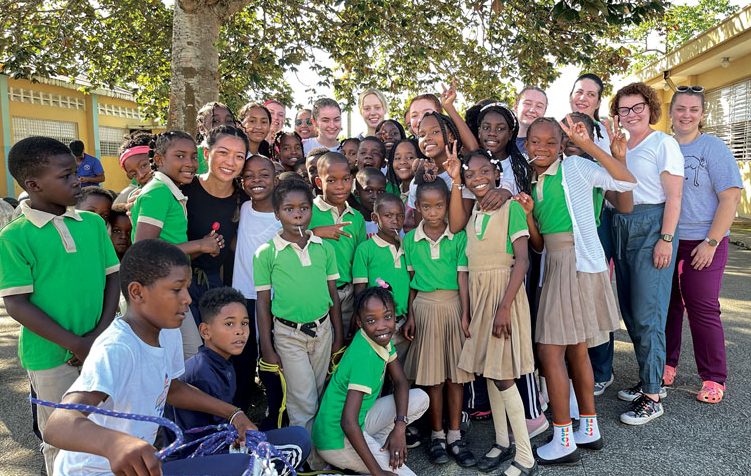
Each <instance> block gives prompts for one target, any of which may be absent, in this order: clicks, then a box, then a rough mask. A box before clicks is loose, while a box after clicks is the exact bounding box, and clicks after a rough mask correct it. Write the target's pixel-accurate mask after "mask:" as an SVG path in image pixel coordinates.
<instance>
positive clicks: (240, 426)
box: [232, 412, 258, 445]
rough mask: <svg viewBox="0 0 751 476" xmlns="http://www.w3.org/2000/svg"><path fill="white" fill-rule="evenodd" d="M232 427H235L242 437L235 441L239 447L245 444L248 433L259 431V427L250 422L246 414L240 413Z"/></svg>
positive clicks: (233, 421) (233, 420)
mask: <svg viewBox="0 0 751 476" xmlns="http://www.w3.org/2000/svg"><path fill="white" fill-rule="evenodd" d="M232 426H234V427H235V429H236V430H237V433H238V434H239V435H240V436H239V438H237V440H235V444H237V445H242V444H243V443H245V433H247V432H248V431H258V427H257V426H255V425H254V424H253V422H252V421H250V419H249V418H248V415H246V414H245V412H240V413H238V414H237V415H235V418H233V419H232Z"/></svg>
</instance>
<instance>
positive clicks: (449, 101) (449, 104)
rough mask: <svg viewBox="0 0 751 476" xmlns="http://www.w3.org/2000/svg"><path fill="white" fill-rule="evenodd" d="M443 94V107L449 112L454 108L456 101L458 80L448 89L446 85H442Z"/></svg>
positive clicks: (452, 82) (453, 81) (452, 81)
mask: <svg viewBox="0 0 751 476" xmlns="http://www.w3.org/2000/svg"><path fill="white" fill-rule="evenodd" d="M441 88H443V92H442V93H441V106H443V109H445V110H448V109H450V108H453V107H454V101H456V80H451V84H449V86H448V88H447V87H446V85H445V84H442V85H441Z"/></svg>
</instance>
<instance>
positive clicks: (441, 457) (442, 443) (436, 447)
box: [428, 438, 449, 464]
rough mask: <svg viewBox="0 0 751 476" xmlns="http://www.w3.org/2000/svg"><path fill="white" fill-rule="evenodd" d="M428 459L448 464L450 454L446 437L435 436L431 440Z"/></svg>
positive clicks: (436, 462)
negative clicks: (447, 450)
mask: <svg viewBox="0 0 751 476" xmlns="http://www.w3.org/2000/svg"><path fill="white" fill-rule="evenodd" d="M428 459H429V460H430V462H431V463H433V464H446V463H448V462H449V455H448V453H446V439H445V438H435V439H433V440H430V446H429V447H428Z"/></svg>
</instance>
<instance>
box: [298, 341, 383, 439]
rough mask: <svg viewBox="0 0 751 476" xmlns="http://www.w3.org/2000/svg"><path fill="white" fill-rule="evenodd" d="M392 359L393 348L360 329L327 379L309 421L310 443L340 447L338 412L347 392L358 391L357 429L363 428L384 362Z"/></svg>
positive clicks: (376, 390) (340, 430) (378, 388)
mask: <svg viewBox="0 0 751 476" xmlns="http://www.w3.org/2000/svg"><path fill="white" fill-rule="evenodd" d="M394 360H396V348H395V347H394V346H393V345H392V344H391V343H390V342H389V345H388V347H383V346H381V345H378V344H376V343H375V342H373V340H371V339H370V338H369V337H368V336H367V335H366V334H365V332H364V331H363V330H362V329H361V330H360V332H358V333H357V334H355V337H354V339H352V343H351V344H350V345H349V347H347V351H346V352H345V353H344V356H343V357H342V360H341V362H339V367H337V369H336V370H335V371H334V375H332V376H331V381H330V382H329V385H328V387H326V392H325V393H324V394H323V400H322V401H321V406H320V408H319V410H318V416H316V419H315V421H314V422H313V432H312V433H313V444H314V445H315V447H316V448H317V449H319V450H339V449H342V448H344V438H345V435H344V430H342V412H344V402H345V401H346V400H347V392H349V391H350V390H355V391H358V392H362V393H364V394H365V395H363V399H362V406H361V407H360V413H359V415H358V423H359V424H360V428H361V429H364V428H365V417H366V416H367V414H368V411H369V410H370V409H371V408H372V407H373V404H374V403H375V401H376V400H377V399H378V397H379V396H380V393H381V387H382V386H383V377H384V374H385V373H386V365H388V364H389V363H391V362H393V361H394Z"/></svg>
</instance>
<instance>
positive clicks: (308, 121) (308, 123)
mask: <svg viewBox="0 0 751 476" xmlns="http://www.w3.org/2000/svg"><path fill="white" fill-rule="evenodd" d="M303 122H304V123H305V125H306V126H312V125H313V120H312V119H311V118H307V119H295V125H296V126H297V127H300V126H301V125H302V124H303Z"/></svg>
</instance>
